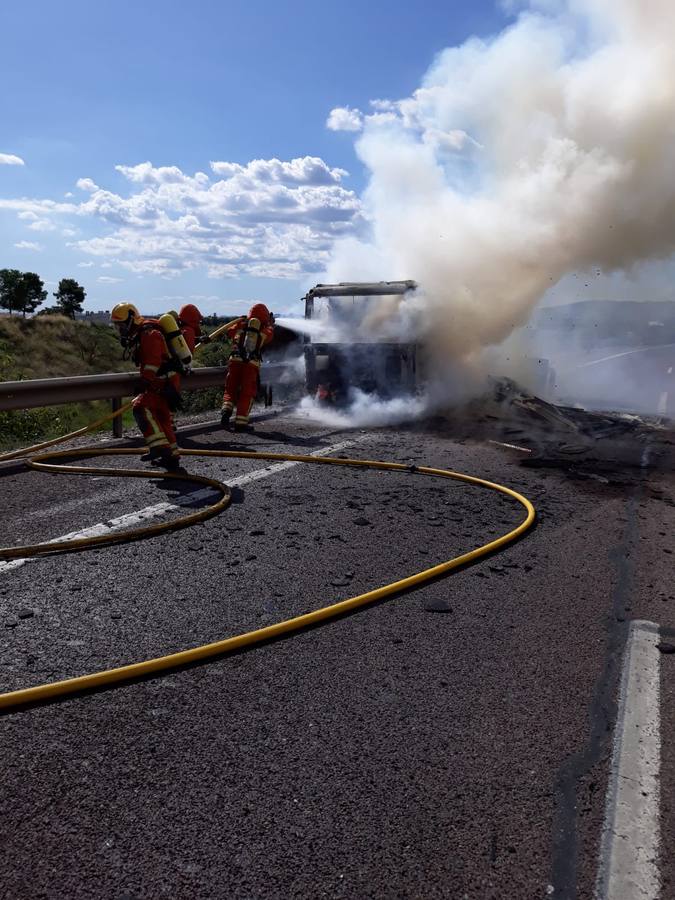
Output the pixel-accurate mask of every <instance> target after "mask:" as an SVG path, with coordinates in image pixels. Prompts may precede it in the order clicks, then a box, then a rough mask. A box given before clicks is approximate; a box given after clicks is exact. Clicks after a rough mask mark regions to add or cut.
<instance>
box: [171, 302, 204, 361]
mask: <svg viewBox="0 0 675 900" xmlns="http://www.w3.org/2000/svg"><path fill="white" fill-rule="evenodd" d="M176 320H177V321H178V327H179V328H180V330H181V331H182V332H183V337H184V338H185V343H186V344H187V345H188V347H189V348H190V353H192V354H193V355H194V352H195V346H196V345H197V339H198V338H201V337H202V329H201V325H202V320H203V316H202V314H201V313H200V312H199V310H198V309H197V307H196V306H195V305H194V304H193V303H186V305H185V306H181V308H180V312H179V313H178V315H177V316H176Z"/></svg>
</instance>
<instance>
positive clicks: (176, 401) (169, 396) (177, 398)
mask: <svg viewBox="0 0 675 900" xmlns="http://www.w3.org/2000/svg"><path fill="white" fill-rule="evenodd" d="M161 394H162V397H164V399H165V400H166V402H167V404H168V407H169V409H170V410H171V412H176V410H177V409H182V408H183V399H182V397H181V395H180V394H179V393H178V391H177V390H176V388H175V387H174V386H173V385H172V384H167V386H166V387H165V388H162V391H161Z"/></svg>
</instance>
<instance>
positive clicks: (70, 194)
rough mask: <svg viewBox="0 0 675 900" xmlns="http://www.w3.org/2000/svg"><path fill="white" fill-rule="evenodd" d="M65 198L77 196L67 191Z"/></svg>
mask: <svg viewBox="0 0 675 900" xmlns="http://www.w3.org/2000/svg"><path fill="white" fill-rule="evenodd" d="M63 196H64V197H74V196H75V194H73V192H72V191H66V192H65V194H64V195H63Z"/></svg>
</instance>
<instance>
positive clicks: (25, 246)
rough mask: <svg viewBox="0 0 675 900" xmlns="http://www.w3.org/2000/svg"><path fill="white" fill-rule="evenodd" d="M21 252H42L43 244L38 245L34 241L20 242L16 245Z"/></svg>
mask: <svg viewBox="0 0 675 900" xmlns="http://www.w3.org/2000/svg"><path fill="white" fill-rule="evenodd" d="M14 246H15V247H17V248H18V249H19V250H36V251H39V250H42V249H43V247H42V244H36V243H35V242H34V241H18V243H16V244H14Z"/></svg>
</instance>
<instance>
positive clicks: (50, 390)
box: [0, 363, 285, 437]
mask: <svg viewBox="0 0 675 900" xmlns="http://www.w3.org/2000/svg"><path fill="white" fill-rule="evenodd" d="M284 369H285V366H284V365H283V363H272V364H270V365H267V366H266V365H263V367H262V369H261V373H260V374H261V378H262V380H263V381H264V383H265V384H274V383H278V381H279V378H280V376H281V374H282V372H283V370H284ZM226 372H227V368H226V367H225V366H208V367H204V368H202V369H193V371H192V372H191V373H190V374H189V375H186V376H184V377H183V378H182V379H181V391H200V390H203V389H204V388H210V387H222V386H223V384H224V382H225V373H226ZM141 390H142V385H141V379H140V378H139V377H138V373H137V372H119V373H116V374H107V375H75V376H72V377H69V378H39V379H35V380H31V381H4V382H0V411H3V412H4V411H7V410H13V409H33V408H35V407H38V406H59V405H61V404H63V403H78V402H80V401H83V400H112V405H113V411H114V410H116V409H119V407H120V405H121V399H122V398H123V397H133V396H134V394H138V393H140V391H141ZM113 434H115V436H116V437H121V434H122V423H121V421H120V419H119V418H117V419H113Z"/></svg>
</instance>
